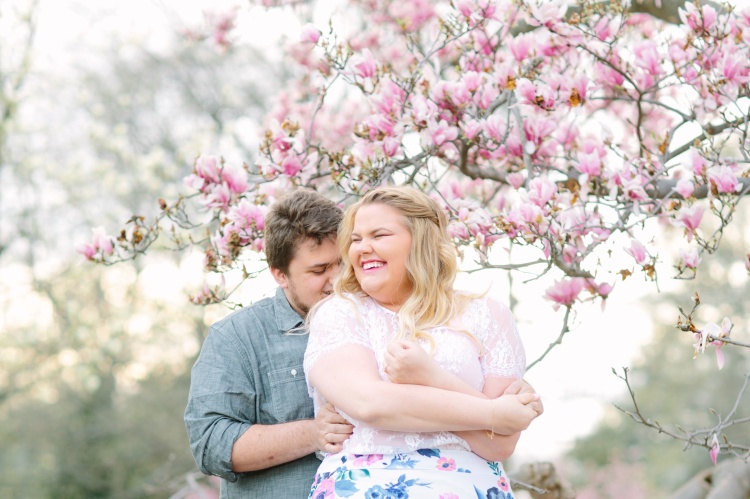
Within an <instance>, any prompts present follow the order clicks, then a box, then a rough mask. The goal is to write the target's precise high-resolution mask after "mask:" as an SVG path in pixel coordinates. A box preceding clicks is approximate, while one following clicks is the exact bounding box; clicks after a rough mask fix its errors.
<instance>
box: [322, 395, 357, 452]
mask: <svg viewBox="0 0 750 499" xmlns="http://www.w3.org/2000/svg"><path fill="white" fill-rule="evenodd" d="M352 431H354V426H352V424H351V423H349V421H347V420H346V419H344V418H343V417H342V416H341V414H339V413H338V412H337V411H336V409H335V408H334V407H333V404H331V403H327V404H326V405H324V406H323V407H321V408H320V410H319V411H318V414H317V416H315V437H316V438H315V441H316V444H317V446H318V449H320V450H321V451H323V452H328V453H330V454H336V453H337V452H341V449H343V444H344V441H345V440H346V439H347V438H349V437H350V436H351V435H352Z"/></svg>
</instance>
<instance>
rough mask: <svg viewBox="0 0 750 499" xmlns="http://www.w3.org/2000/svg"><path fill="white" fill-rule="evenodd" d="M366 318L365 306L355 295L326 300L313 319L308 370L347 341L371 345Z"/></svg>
mask: <svg viewBox="0 0 750 499" xmlns="http://www.w3.org/2000/svg"><path fill="white" fill-rule="evenodd" d="M362 319H363V317H362V307H361V306H360V302H359V301H357V299H356V298H354V297H340V296H333V297H331V298H329V299H328V300H326V301H325V302H324V303H322V304H321V305H320V306H319V307H318V308H317V310H315V311H314V313H313V316H312V318H311V319H310V326H309V327H310V337H309V338H308V340H307V350H305V361H304V369H305V372H306V373H309V372H310V370H311V369H312V368H313V366H315V364H316V363H317V362H318V360H319V359H320V356H321V355H323V354H326V353H330V352H332V351H334V350H336V349H337V348H339V347H342V346H344V345H352V344H354V345H362V346H364V347H367V348H370V349H371V348H372V347H371V345H370V341H369V337H368V335H367V329H366V328H365V326H364V324H363V321H362Z"/></svg>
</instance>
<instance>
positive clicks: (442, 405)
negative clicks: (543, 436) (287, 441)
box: [306, 344, 538, 435]
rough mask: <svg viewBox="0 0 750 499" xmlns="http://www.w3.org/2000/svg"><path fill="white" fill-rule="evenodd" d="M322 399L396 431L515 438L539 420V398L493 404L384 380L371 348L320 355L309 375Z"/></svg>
mask: <svg viewBox="0 0 750 499" xmlns="http://www.w3.org/2000/svg"><path fill="white" fill-rule="evenodd" d="M306 374H307V376H308V380H309V382H310V384H311V385H312V386H314V387H315V388H316V389H317V390H318V391H319V392H320V393H321V395H323V397H324V398H325V399H326V400H327V401H329V402H331V403H333V405H334V406H336V407H338V408H340V409H341V410H342V411H343V412H344V413H345V414H348V415H350V416H351V417H352V418H354V419H356V420H358V421H361V422H363V423H366V424H368V425H369V426H372V427H375V428H379V429H384V430H395V431H462V430H490V429H492V428H493V427H494V431H495V432H496V433H498V432H499V433H502V434H507V435H512V434H514V433H516V432H518V431H521V430H524V429H526V428H527V427H528V426H529V424H530V423H531V421H532V420H533V419H534V418H535V417H536V416H537V413H536V411H535V410H534V409H533V408H532V407H531V406H530V405H529V404H530V403H532V402H534V401H536V400H537V399H538V396H537V395H535V394H529V393H526V394H519V395H505V396H502V397H498V398H494V399H488V398H480V397H477V396H474V395H469V394H466V393H460V392H456V391H450V390H442V389H438V388H433V387H430V386H419V385H399V384H394V383H389V382H387V381H383V380H382V379H381V378H380V375H379V373H378V368H377V363H376V361H375V357H374V355H373V353H372V350H370V349H369V348H367V347H364V346H362V345H357V344H346V345H343V346H340V347H338V348H336V349H335V350H333V351H331V352H329V353H325V354H322V355H320V356H319V358H318V359H317V361H316V362H315V363H314V364H313V366H312V367H311V368H310V371H309V372H307V373H306Z"/></svg>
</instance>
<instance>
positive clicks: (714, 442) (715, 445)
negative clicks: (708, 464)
mask: <svg viewBox="0 0 750 499" xmlns="http://www.w3.org/2000/svg"><path fill="white" fill-rule="evenodd" d="M719 448H720V447H719V439H718V437H717V436H716V433H714V436H713V437H712V438H711V450H709V451H708V454H709V455H710V456H711V461H713V463H714V465H715V464H716V458H718V457H719Z"/></svg>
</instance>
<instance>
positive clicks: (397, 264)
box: [349, 203, 412, 311]
mask: <svg viewBox="0 0 750 499" xmlns="http://www.w3.org/2000/svg"><path fill="white" fill-rule="evenodd" d="M409 251H411V232H409V228H408V227H407V226H406V224H405V223H404V216H403V215H402V214H401V212H400V211H398V210H397V209H395V208H392V207H390V206H388V205H385V204H379V203H375V204H368V205H365V206H362V207H360V208H359V209H358V210H357V214H356V215H355V217H354V228H353V231H352V238H351V245H350V246H349V260H350V261H351V263H352V266H353V267H354V275H355V276H356V278H357V281H359V284H360V286H361V287H362V290H363V291H364V292H365V293H367V294H368V295H369V296H371V297H372V298H373V299H374V300H376V301H377V302H378V303H380V304H381V305H383V306H384V307H386V308H388V309H390V310H394V311H397V310H398V309H400V308H401V305H402V304H403V303H404V302H405V301H406V299H407V298H408V297H409V295H410V294H411V291H412V283H411V281H410V280H409V277H408V276H407V273H406V259H407V257H408V256H409Z"/></svg>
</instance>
